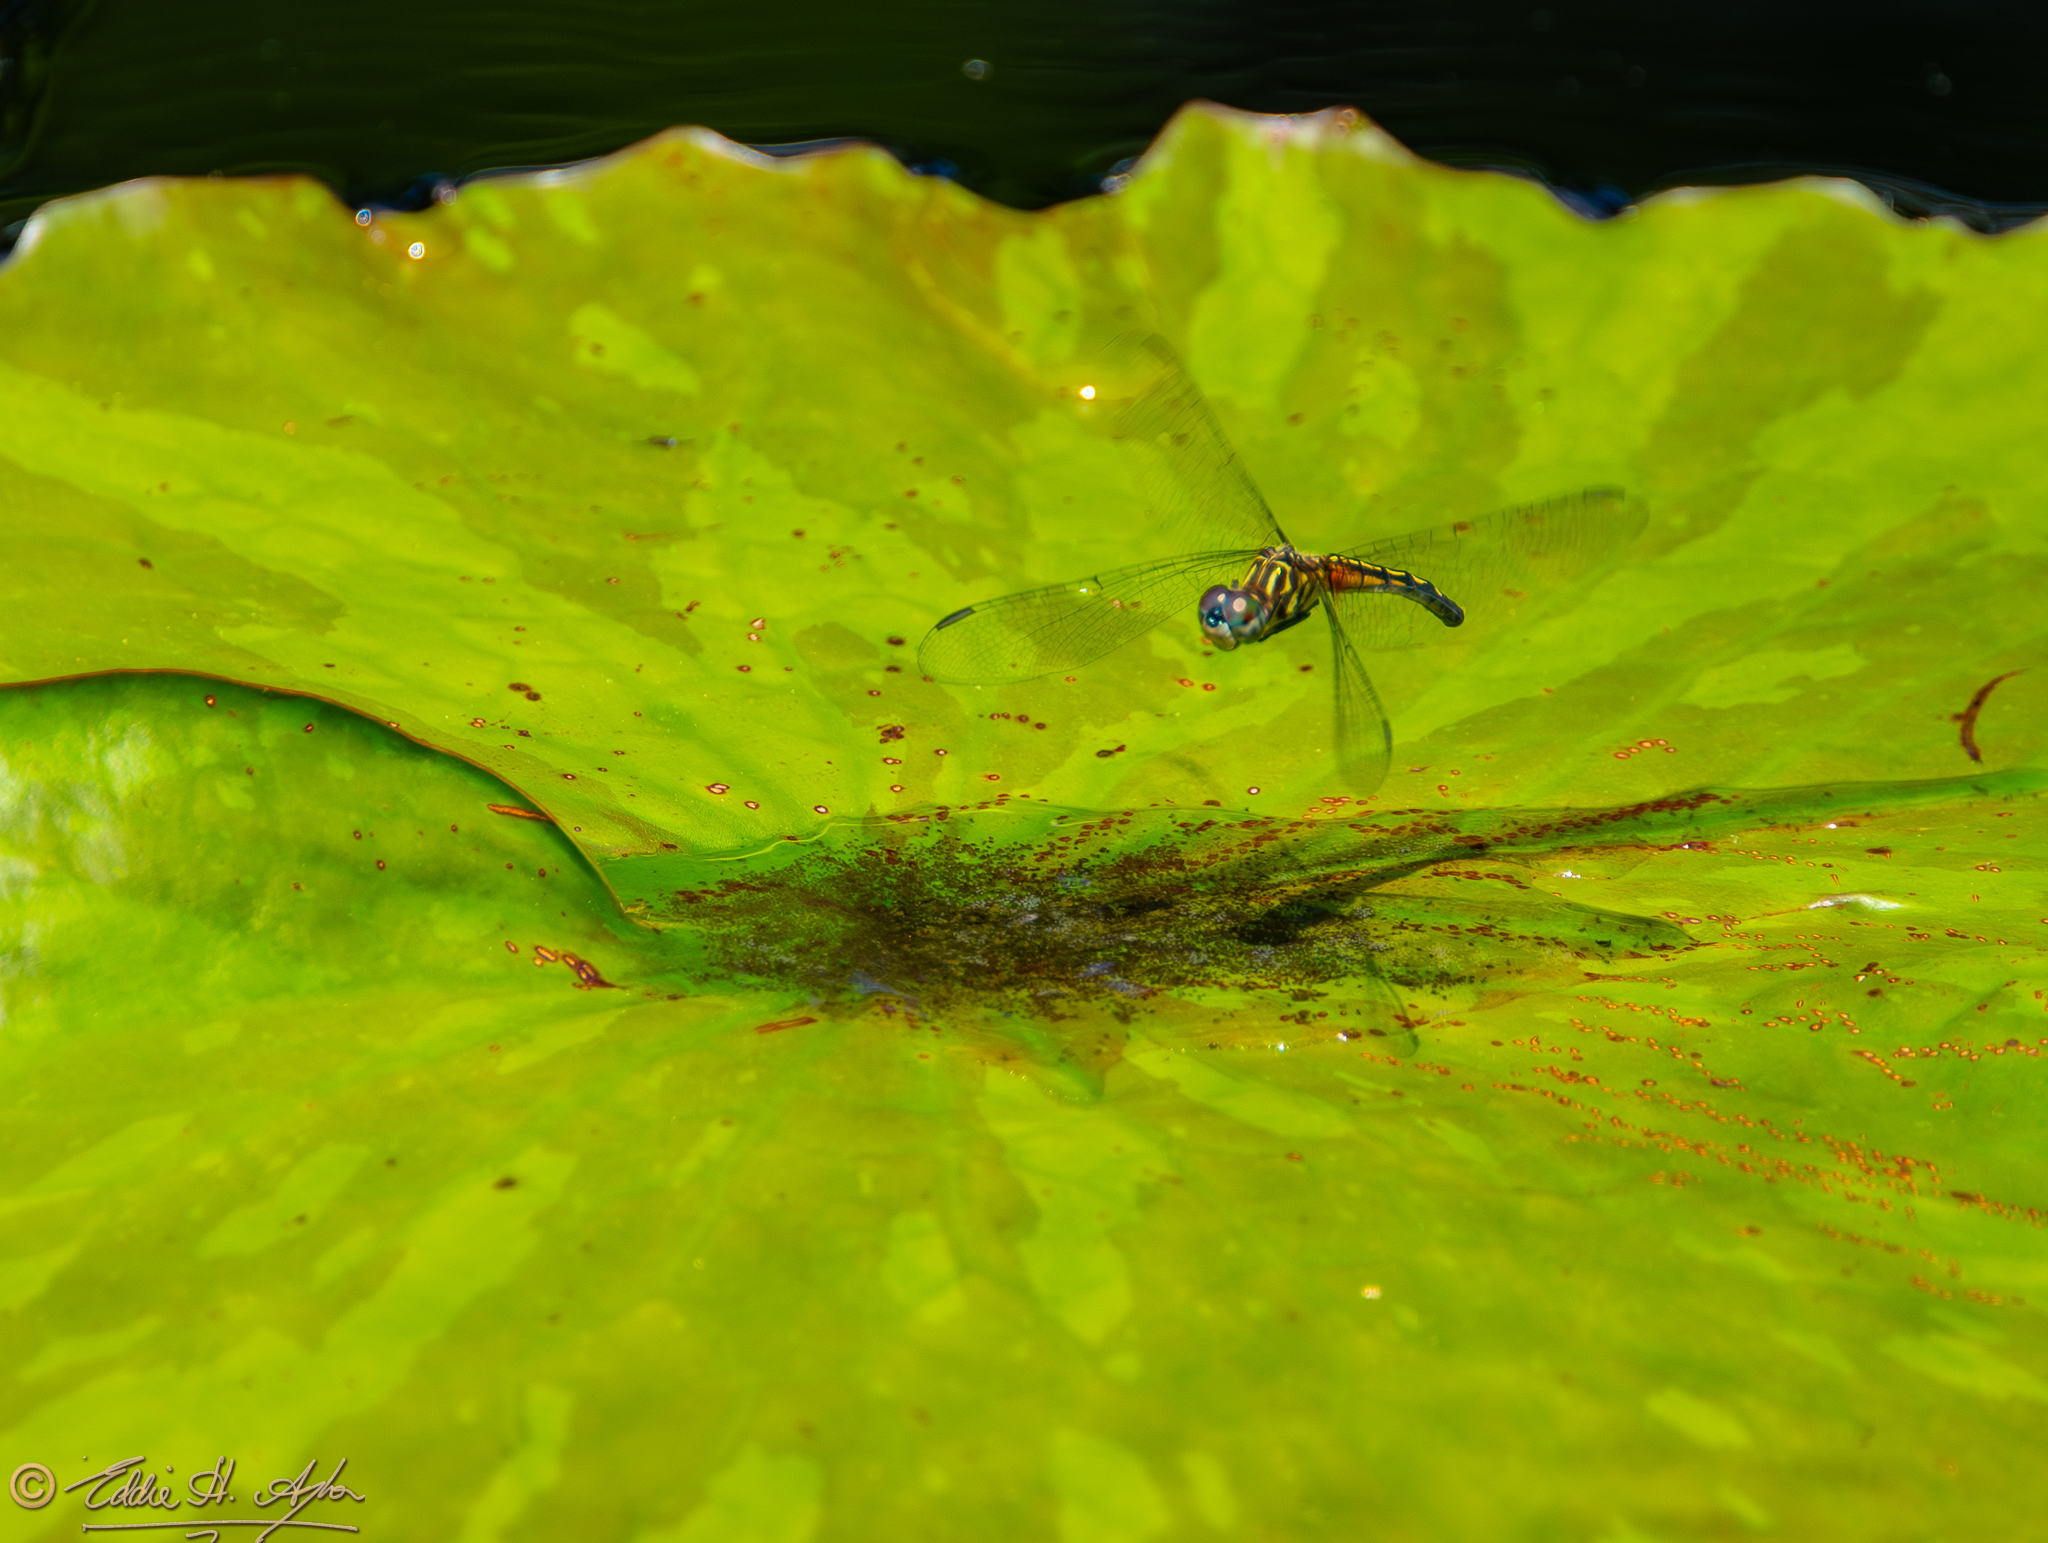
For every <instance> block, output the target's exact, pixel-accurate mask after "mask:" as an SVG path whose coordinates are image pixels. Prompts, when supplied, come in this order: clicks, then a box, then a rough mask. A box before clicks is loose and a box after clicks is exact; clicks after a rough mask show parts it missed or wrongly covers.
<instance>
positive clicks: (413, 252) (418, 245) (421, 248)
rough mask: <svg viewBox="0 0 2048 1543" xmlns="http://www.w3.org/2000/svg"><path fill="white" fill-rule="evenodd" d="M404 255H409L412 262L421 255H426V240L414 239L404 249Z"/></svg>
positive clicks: (417, 259)
mask: <svg viewBox="0 0 2048 1543" xmlns="http://www.w3.org/2000/svg"><path fill="white" fill-rule="evenodd" d="M405 255H406V256H407V257H410V258H411V259H412V260H413V261H414V262H418V261H419V260H420V259H421V258H422V257H425V256H426V255H427V244H426V242H424V241H415V242H414V243H413V244H412V245H411V246H409V247H407V248H406V249H405Z"/></svg>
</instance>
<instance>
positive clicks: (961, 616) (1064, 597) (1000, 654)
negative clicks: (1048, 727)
mask: <svg viewBox="0 0 2048 1543" xmlns="http://www.w3.org/2000/svg"><path fill="white" fill-rule="evenodd" d="M1257 555H1258V554H1257V553H1256V552H1191V553H1187V554H1184V555H1182V556H1180V557H1169V558H1166V559H1164V560H1162V561H1159V562H1150V563H1139V564H1137V565H1136V566H1134V567H1130V568H1114V569H1110V570H1108V571H1107V572H1104V573H1100V574H1097V575H1095V576H1093V577H1091V578H1085V579H1076V580H1074V581H1073V582H1072V583H1070V584H1053V585H1050V586H1048V587H1047V588H1044V589H1027V590H1025V591H1023V592H1022V593H1021V594H1015V595H1004V596H1003V597H1002V598H1001V599H999V600H984V601H982V602H981V603H980V604H978V605H970V606H968V607H967V608H966V609H964V610H959V611H955V612H954V613H953V614H952V615H951V616H948V617H947V618H946V619H945V620H943V621H941V622H940V623H938V625H937V626H935V627H933V628H932V630H931V631H930V632H927V633H926V634H925V636H924V641H923V642H922V643H920V644H919V645H918V649H917V667H918V669H919V671H921V672H922V673H923V674H926V675H929V676H930V677H931V678H932V679H933V680H939V681H947V682H950V683H953V684H957V685H994V684H997V683H999V682H1003V681H1013V680H1035V679H1036V678H1037V677H1039V676H1041V675H1057V674H1059V673H1061V672H1062V671H1065V670H1071V669H1075V668H1077V667H1078V666H1080V665H1084V664H1086V663H1088V662H1089V661H1090V660H1093V659H1100V658H1101V657H1102V656H1103V655H1104V654H1106V653H1109V652H1111V651H1112V650H1115V649H1118V648H1122V647H1123V646H1124V645H1125V644H1126V643H1128V642H1130V641H1131V640H1132V639H1133V638H1136V637H1138V636H1140V635H1141V634H1143V633H1147V632H1150V631H1151V630H1152V629H1153V628H1154V627H1156V626H1158V625H1159V624H1160V623H1161V622H1163V621H1166V620H1169V619H1170V618H1173V617H1180V618H1182V619H1183V620H1185V621H1186V622H1188V623H1189V624H1190V625H1196V624H1197V623H1196V617H1195V609H1196V603H1197V602H1198V601H1199V600H1200V599H1201V598H1202V592H1203V591H1204V590H1206V589H1208V588H1209V587H1210V586H1211V585H1212V584H1234V583H1236V582H1237V581H1238V580H1239V579H1241V578H1243V577H1244V574H1245V570H1246V569H1247V568H1248V567H1249V566H1250V564H1251V562H1252V559H1253V558H1255V557H1256V556H1257Z"/></svg>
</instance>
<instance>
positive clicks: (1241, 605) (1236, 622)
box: [1197, 584, 1266, 649]
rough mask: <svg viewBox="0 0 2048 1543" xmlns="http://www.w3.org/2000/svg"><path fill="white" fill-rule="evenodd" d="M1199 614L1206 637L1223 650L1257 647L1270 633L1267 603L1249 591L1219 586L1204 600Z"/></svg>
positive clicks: (1206, 595) (1203, 634) (1204, 596)
mask: <svg viewBox="0 0 2048 1543" xmlns="http://www.w3.org/2000/svg"><path fill="white" fill-rule="evenodd" d="M1197 614H1198V615H1199V616H1200V617H1201V621H1202V636H1204V637H1205V638H1207V639H1208V640H1209V641H1210V642H1211V643H1213V644H1214V645H1215V646H1216V647H1218V648H1221V649H1232V648H1235V647H1237V645H1238V644H1240V643H1256V642H1257V641H1258V640H1259V639H1260V638H1261V637H1262V636H1263V635H1264V634H1265V631H1266V603H1265V601H1263V600H1261V599H1260V598H1259V597H1258V596H1257V595H1255V594H1253V593H1252V592H1251V591H1250V590H1248V589H1232V588H1230V587H1229V586H1228V585H1224V584H1218V585H1216V586H1215V587H1214V588H1213V589H1211V590H1210V591H1209V592H1208V593H1207V594H1205V595H1203V596H1202V603H1201V608H1200V610H1199V611H1198V612H1197Z"/></svg>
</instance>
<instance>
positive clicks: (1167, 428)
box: [917, 337, 1642, 798]
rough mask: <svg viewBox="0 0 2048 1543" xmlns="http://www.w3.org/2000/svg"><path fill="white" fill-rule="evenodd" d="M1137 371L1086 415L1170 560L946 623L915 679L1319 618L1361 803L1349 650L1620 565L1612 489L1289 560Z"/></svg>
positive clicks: (1168, 395) (1272, 532)
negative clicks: (1106, 416) (1158, 637)
mask: <svg viewBox="0 0 2048 1543" xmlns="http://www.w3.org/2000/svg"><path fill="white" fill-rule="evenodd" d="M1136 357H1137V360H1138V364H1139V377H1138V387H1137V389H1136V392H1135V395H1133V396H1132V397H1129V398H1126V399H1123V400H1122V401H1121V402H1106V403H1090V408H1094V409H1102V408H1106V409H1108V410H1109V412H1110V414H1111V418H1112V423H1111V433H1112V436H1113V437H1114V438H1115V439H1117V440H1120V441H1122V442H1124V444H1126V445H1127V446H1129V447H1130V448H1131V449H1133V450H1134V451H1136V452H1138V453H1140V454H1141V455H1142V456H1143V457H1144V468H1145V469H1144V474H1143V479H1142V481H1143V487H1144V490H1145V494H1146V497H1147V501H1148V503H1149V504H1150V505H1151V511H1150V512H1151V514H1152V515H1153V526H1152V529H1154V530H1156V531H1158V532H1159V533H1160V543H1161V546H1162V547H1163V548H1164V549H1166V550H1169V551H1173V552H1175V553H1176V554H1177V555H1173V556H1167V557H1163V558H1158V559H1155V560H1153V561H1149V562H1143V563H1137V564H1134V565H1132V566H1129V567H1122V568H1112V569H1105V570H1104V571H1102V572H1100V573H1096V574H1092V575H1090V576H1089V577H1087V578H1082V579H1076V580H1073V581H1072V582H1070V583H1066V584H1055V585H1051V586H1049V587H1047V588H1043V589H1029V590H1024V591H1022V592H1021V593H1018V594H1012V595H1005V596H1002V597H1001V598H999V599H994V600H984V601H980V602H978V603H977V604H974V605H970V606H966V607H964V608H962V609H960V610H957V611H955V612H953V613H952V614H951V615H949V616H947V617H944V618H943V619H942V620H940V621H939V622H938V623H937V624H936V625H935V626H933V628H932V629H931V631H930V632H929V633H927V634H926V635H925V638H924V641H923V642H922V644H921V645H920V646H919V649H918V656H917V657H918V667H919V669H920V671H921V672H922V673H923V674H925V675H928V676H930V677H931V678H932V679H933V680H935V681H942V682H946V683H948V684H954V685H996V684H1006V683H1010V682H1015V681H1024V680H1034V679H1038V678H1041V677H1043V676H1048V675H1063V674H1068V673H1071V672H1072V671H1074V670H1076V669H1079V668H1080V667H1082V666H1083V665H1087V664H1090V663H1092V662H1094V661H1095V660H1097V659H1100V658H1102V657H1103V656H1104V655H1106V654H1109V653H1112V652H1114V651H1115V650H1117V649H1119V648H1122V647H1124V646H1126V645H1127V644H1129V643H1131V642H1132V641H1133V640H1135V639H1136V638H1138V637H1141V636H1142V635H1144V634H1145V633H1147V632H1150V631H1151V630H1152V629H1153V628H1154V627H1157V626H1159V625H1160V624H1162V623H1164V622H1166V621H1168V620H1170V619H1171V618H1173V617H1175V616H1182V617H1188V618H1191V619H1193V620H1194V621H1195V623H1196V625H1197V626H1198V628H1199V629H1200V633H1201V637H1202V641H1203V642H1204V643H1206V644H1207V645H1209V646H1210V647H1212V648H1214V649H1216V650H1218V651H1220V652H1231V651H1234V650H1236V649H1239V648H1244V647H1248V646H1250V645H1252V644H1255V643H1263V642H1269V641H1271V640H1272V639H1273V638H1275V637H1278V636H1280V635H1281V634H1282V633H1285V632H1288V631H1290V630H1291V629H1293V628H1295V627H1297V626H1299V625H1300V624H1301V623H1303V622H1305V621H1307V620H1308V619H1309V618H1310V617H1311V616H1312V615H1315V614H1316V613H1318V612H1320V613H1321V614H1322V616H1323V617H1324V618H1325V619H1326V621H1327V623H1328V631H1329V638H1330V647H1331V665H1332V668H1331V671H1330V674H1331V679H1332V682H1333V684H1332V693H1333V700H1332V708H1331V713H1332V722H1331V728H1332V734H1331V745H1332V751H1333V754H1334V758H1335V763H1336V768H1335V769H1336V773H1337V775H1338V776H1340V777H1341V778H1342V780H1343V783H1344V786H1345V788H1346V790H1347V791H1348V792H1349V793H1351V794H1352V795H1353V796H1355V797H1361V798H1362V797H1365V796H1367V795H1369V794H1370V793H1372V792H1373V791H1374V790H1375V789H1376V788H1378V786H1379V785H1380V783H1381V782H1382V781H1383V780H1384V778H1385V777H1386V774H1387V770H1388V767H1389V766H1390V764H1391V762H1392V758H1393V743H1394V742H1393V728H1392V724H1391V722H1390V720H1389V719H1388V716H1387V712H1386V709H1385V707H1384V706H1382V704H1381V702H1380V698H1379V693H1378V692H1377V691H1376V690H1375V689H1374V687H1373V684H1372V679H1371V677H1370V676H1369V675H1368V674H1367V673H1366V670H1365V666H1364V664H1363V663H1362V661H1361V659H1360V652H1361V650H1376V649H1395V648H1409V647H1414V646H1416V645H1418V644H1419V643H1422V642H1425V641H1427V640H1428V639H1429V638H1430V637H1431V636H1432V635H1435V636H1443V635H1445V634H1446V633H1447V632H1449V631H1450V629H1454V628H1461V627H1464V626H1466V625H1468V624H1471V625H1476V626H1481V627H1489V628H1490V627H1493V626H1494V625H1496V624H1497V623H1500V622H1504V621H1506V620H1508V619H1510V618H1512V617H1514V616H1515V615H1516V614H1518V613H1519V612H1520V611H1521V610H1522V609H1523V608H1524V607H1526V606H1529V605H1531V604H1534V603H1539V602H1540V601H1541V599H1542V598H1543V597H1546V596H1550V595H1554V594H1556V593H1558V592H1559V591H1561V590H1563V589H1565V588H1567V587H1568V586H1570V585H1572V584H1574V583H1576V582H1578V581H1579V580H1581V579H1582V578H1583V576H1584V575H1585V574H1586V573H1587V572H1588V571H1589V570H1591V569H1592V568H1594V567H1595V566H1597V565H1599V564H1600V563H1601V562H1602V561H1604V560H1611V559H1612V558H1614V557H1615V556H1617V555H1619V553H1620V552H1621V551H1622V550H1623V549H1624V548H1625V547H1626V546H1627V544H1628V543H1629V541H1630V540H1631V539H1632V538H1633V537H1634V535H1635V534H1636V532H1637V531H1638V530H1639V529H1640V528H1641V524H1642V517H1641V514H1640V511H1639V510H1637V509H1636V508H1635V507H1633V506H1632V505H1631V504H1630V502H1629V500H1628V499H1627V498H1626V496H1625V495H1624V494H1623V493H1622V492H1621V490H1620V489H1618V488H1612V487H1590V488H1586V489H1583V490H1581V491H1578V492H1574V493H1568V494H1565V495H1563V496H1561V497H1556V498H1551V499H1548V500H1546V501H1543V502H1540V503H1533V504H1523V505H1518V506H1516V507H1513V508H1508V509H1501V510H1497V511H1495V512H1494V513H1491V514H1487V515H1482V516H1479V517H1477V518H1473V519H1466V520H1458V521H1455V522H1453V523H1451V524H1447V525H1440V526H1437V527H1435V528H1432V529H1427V530H1419V531H1413V532H1410V533H1409V534H1407V535H1402V536H1394V537H1391V538H1388V539H1384V540H1380V541H1375V542H1372V543H1370V544H1368V545H1365V546H1361V547H1358V548H1355V549H1354V550H1351V551H1346V552H1333V553H1317V552H1308V551H1303V550H1301V549H1299V548H1297V547H1296V546H1295V545H1294V544H1293V543H1292V542H1291V541H1290V540H1288V538H1287V535H1286V533H1285V532H1284V531H1283V530H1282V529H1281V528H1280V522H1279V520H1278V519H1277V518H1276V517H1275V516H1274V514H1273V511H1272V509H1271V507H1270V506H1268V504H1267V502H1266V500H1265V497H1264V495H1262V494H1261V493H1260V492H1259V489H1258V485H1257V483H1255V482H1254V481H1253V480H1252V477H1251V475H1250V473H1249V472H1248V471H1247V470H1246V469H1245V466H1244V463H1243V462H1242V461H1241V460H1240V459H1239V458H1238V455H1237V452H1236V451H1235V450H1234V449H1233V448H1232V447H1231V444H1230V441H1229V439H1228V438H1227V437H1226V436H1225V435H1224V432H1223V429H1222V427H1221V425H1220V424H1218V423H1217V421H1216V416H1215V414H1214V413H1213V412H1212V411H1211V410H1210V408H1209V404H1208V403H1207V402H1206V401H1205V400H1204V399H1203V397H1202V394H1201V392H1200V390H1199V389H1198V388H1197V387H1196V385H1195V383H1194V381H1193V380H1191V379H1190V378H1189V376H1188V373H1187V371H1186V369H1185V368H1184V367H1183V366H1182V365H1181V363H1180V361H1179V359H1178V358H1177V357H1176V355H1175V354H1174V352H1173V350H1172V348H1171V347H1170V346H1169V345H1168V344H1167V343H1166V342H1165V341H1164V340H1163V339H1161V338H1158V337H1151V338H1146V339H1144V340H1143V342H1142V343H1140V344H1139V345H1138V348H1137V354H1136ZM1081 395H1082V396H1083V397H1084V398H1087V397H1092V396H1093V395H1094V391H1093V388H1091V387H1083V388H1082V391H1081ZM1084 410H1087V409H1084Z"/></svg>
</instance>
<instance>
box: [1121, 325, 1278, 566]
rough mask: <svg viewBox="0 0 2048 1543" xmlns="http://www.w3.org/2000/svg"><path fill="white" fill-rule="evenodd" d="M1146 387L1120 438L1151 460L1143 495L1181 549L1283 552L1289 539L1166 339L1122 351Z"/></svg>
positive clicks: (1124, 417)
mask: <svg viewBox="0 0 2048 1543" xmlns="http://www.w3.org/2000/svg"><path fill="white" fill-rule="evenodd" d="M1125 349H1129V350H1131V351H1132V367H1133V368H1134V370H1135V372H1136V374H1137V376H1138V378H1139V380H1140V381H1141V382H1142V385H1141V387H1140V389H1139V391H1138V394H1137V396H1136V397H1135V398H1134V399H1133V400H1132V401H1131V402H1130V404H1129V405H1128V406H1127V407H1125V408H1124V409H1123V412H1122V414H1121V416H1120V417H1119V418H1118V419H1117V420H1116V428H1115V435H1116V438H1117V439H1119V440H1121V441H1124V442H1127V443H1129V444H1131V445H1132V446H1134V447H1135V448H1137V449H1139V450H1140V451H1141V452H1143V454H1144V456H1145V471H1144V482H1145V492H1146V495H1147V497H1148V499H1149V500H1150V502H1151V505H1152V513H1153V515H1154V517H1155V518H1157V519H1158V520H1160V521H1161V524H1162V533H1163V535H1164V536H1165V538H1166V539H1165V544H1166V545H1167V546H1170V547H1173V548H1175V549H1177V550H1187V549H1190V548H1201V549H1206V548H1212V547H1223V546H1229V547H1252V548H1258V547H1268V546H1277V545H1279V544H1280V543H1282V542H1284V541H1285V540H1286V539H1287V538H1286V536H1285V535H1283V534H1282V533H1281V530H1280V522H1279V521H1278V520H1276V519H1275V518H1274V517H1273V511H1272V509H1271V508H1269V507H1268V506H1267V504H1266V500H1265V496H1264V495H1263V494H1261V493H1260V492H1259V489H1258V484H1257V483H1255V482H1253V481H1252V479H1251V474H1250V473H1249V472H1247V471H1246V470H1245V468H1244V463H1243V462H1242V461H1241V460H1239V459H1238V455H1237V451H1236V450H1234V449H1232V448H1231V444H1230V440H1229V438H1228V437H1227V436H1226V435H1225V434H1224V432H1223V426H1222V425H1221V424H1219V423H1218V422H1217V421H1216V415H1215V414H1214V413H1213V412H1211V411H1210V409H1209V404H1208V402H1207V401H1206V400H1204V398H1203V396H1202V393H1201V389H1200V388H1199V387H1197V386H1196V385H1195V383H1194V381H1193V380H1191V379H1190V378H1189V377H1188V372H1187V370H1186V369H1185V368H1183V367H1182V365H1181V362H1180V359H1179V357H1178V356H1177V355H1176V354H1175V353H1174V351H1173V349H1172V347H1171V346H1170V345H1168V343H1167V342H1166V340H1165V339H1164V338H1162V337H1159V336H1157V335H1156V334H1155V335H1154V336H1151V337H1148V338H1145V339H1143V340H1142V341H1140V342H1137V343H1134V344H1124V345H1120V346H1119V347H1118V349H1117V350H1116V352H1119V353H1121V352H1122V351H1124V350H1125Z"/></svg>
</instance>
